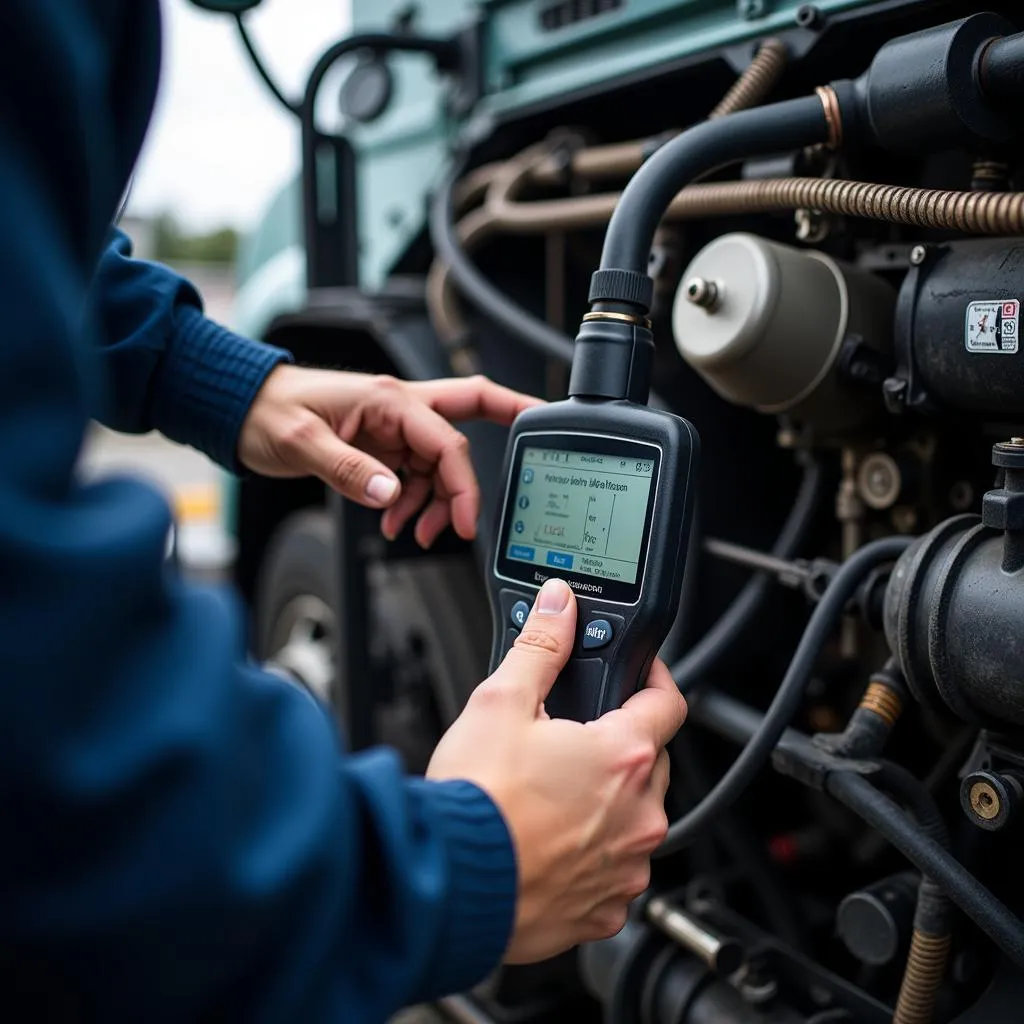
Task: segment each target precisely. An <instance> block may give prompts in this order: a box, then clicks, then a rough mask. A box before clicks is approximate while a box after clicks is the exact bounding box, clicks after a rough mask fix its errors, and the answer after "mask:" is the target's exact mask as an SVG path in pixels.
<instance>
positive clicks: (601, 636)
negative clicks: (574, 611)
mask: <svg viewBox="0 0 1024 1024" xmlns="http://www.w3.org/2000/svg"><path fill="white" fill-rule="evenodd" d="M614 635H615V632H614V630H613V629H612V624H611V623H610V622H609V621H608V620H607V619H594V620H593V621H592V622H588V623H587V624H586V626H584V627H583V644H582V646H583V650H585V651H596V650H597V649H598V648H599V647H604V646H605V644H608V643H610V642H611V639H612V637H613V636H614Z"/></svg>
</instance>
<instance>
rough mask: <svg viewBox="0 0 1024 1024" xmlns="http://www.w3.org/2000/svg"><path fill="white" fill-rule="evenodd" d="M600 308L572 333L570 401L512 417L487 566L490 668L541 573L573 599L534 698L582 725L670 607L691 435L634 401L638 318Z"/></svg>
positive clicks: (646, 377) (638, 390)
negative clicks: (544, 686) (558, 661)
mask: <svg viewBox="0 0 1024 1024" xmlns="http://www.w3.org/2000/svg"><path fill="white" fill-rule="evenodd" d="M600 306H601V304H600V303H599V304H598V308H596V309H595V310H594V312H591V313H588V314H587V315H586V316H585V317H584V320H583V324H582V326H581V328H580V332H579V334H578V335H577V338H576V344H575V350H574V357H573V364H572V372H571V375H570V381H569V398H568V399H566V400H565V401H560V402H554V403H551V404H549V405H544V406H536V407H534V408H531V409H528V410H526V411H525V412H523V413H522V414H520V416H519V417H518V418H517V419H516V421H515V423H514V424H513V425H512V428H511V431H510V434H509V439H508V447H507V449H506V452H505V461H504V472H503V479H504V497H503V501H502V502H501V506H500V510H499V513H498V521H497V524H496V526H495V529H494V533H493V537H494V545H493V550H492V553H491V560H490V567H489V573H488V589H489V596H490V603H491V611H492V615H493V626H494V640H493V646H492V650H491V668H490V670H491V671H492V672H493V671H494V670H495V669H496V668H497V666H498V665H499V664H500V662H501V661H502V659H503V658H504V657H505V655H506V654H507V653H508V651H509V649H510V648H511V647H512V645H513V644H514V643H515V640H516V637H517V636H518V635H519V633H520V631H521V630H522V627H523V625H524V624H525V622H526V618H527V616H528V615H529V613H530V609H531V608H532V606H533V602H534V599H535V597H536V594H537V591H538V590H539V589H540V587H541V585H542V584H543V583H544V581H545V580H547V579H549V578H550V577H553V576H557V577H559V578H561V579H563V580H565V581H566V582H567V583H568V584H569V586H570V587H572V589H573V591H574V593H575V595H576V601H577V624H576V641H575V645H574V647H573V652H572V656H571V658H570V660H569V662H568V664H567V665H566V667H565V669H564V670H563V671H562V673H561V674H560V676H559V678H558V680H557V681H556V682H555V685H554V687H553V688H552V691H551V693H550V695H549V697H548V699H547V701H546V702H545V708H546V710H547V712H548V714H549V715H551V717H552V718H570V719H574V720H576V721H580V722H584V721H589V720H592V719H594V718H597V717H599V716H600V715H602V714H604V713H605V712H607V711H609V710H611V709H613V708H617V707H619V706H621V705H622V703H623V702H624V701H625V700H626V699H627V698H628V697H629V696H630V695H631V694H632V693H634V692H635V691H636V690H638V689H639V688H641V687H642V686H643V685H644V683H645V681H646V678H647V673H648V671H649V669H650V666H651V663H652V661H653V660H654V657H655V655H656V654H657V652H658V650H659V649H660V647H661V645H662V644H663V643H664V641H665V637H666V636H667V635H668V632H669V630H670V628H671V627H672V623H673V621H674V619H675V616H676V609H677V606H678V604H679V597H680V591H681V588H682V581H683V572H684V570H685V565H686V552H687V545H688V541H689V533H690V521H691V515H692V508H693V492H694V486H695V480H696V472H697V463H698V458H699V448H700V444H699V439H698V437H697V432H696V431H695V430H694V428H693V426H692V425H691V424H690V423H688V422H687V421H686V420H684V419H682V418H681V417H679V416H676V415H673V414H672V413H668V412H663V411H660V410H657V409H652V408H649V407H648V405H647V404H646V403H647V399H648V393H649V387H650V373H651V363H652V361H653V353H654V344H653V338H652V335H651V331H650V324H649V322H648V321H647V319H646V317H644V316H641V315H637V314H635V313H632V312H623V311H621V310H622V307H621V306H620V307H619V309H602V308H600Z"/></svg>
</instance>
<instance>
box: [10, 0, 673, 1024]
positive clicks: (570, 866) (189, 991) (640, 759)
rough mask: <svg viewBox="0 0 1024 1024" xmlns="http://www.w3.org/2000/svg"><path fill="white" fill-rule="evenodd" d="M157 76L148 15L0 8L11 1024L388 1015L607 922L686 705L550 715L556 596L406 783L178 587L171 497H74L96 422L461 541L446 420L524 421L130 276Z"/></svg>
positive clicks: (111, 4)
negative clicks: (595, 715) (343, 361)
mask: <svg viewBox="0 0 1024 1024" xmlns="http://www.w3.org/2000/svg"><path fill="white" fill-rule="evenodd" d="M159 56H160V31H159V8H158V0H3V3H2V4H0V659H2V662H0V664H2V668H0V821H2V833H0V835H2V842H0V1017H2V1018H3V1019H4V1020H15V1019H31V1020H40V1021H42V1020H45V1021H63V1020H68V1021H71V1020H74V1021H103V1022H116V1021H128V1020H131V1021H143V1020H144V1021H147V1022H148V1024H156V1022H162V1021H190V1022H192V1021H200V1020H217V1021H222V1020H230V1019H240V1020H259V1021H274V1022H276V1021H282V1022H283V1021H288V1022H304V1024H308V1022H319V1021H347V1022H373V1021H384V1020H385V1019H386V1018H387V1017H388V1016H389V1015H390V1014H391V1013H392V1012H393V1011H394V1010H395V1009H396V1008H398V1007H400V1006H401V1005H403V1004H408V1003H411V1002H415V1001H418V1000H425V999H429V998H431V997H436V996H439V995H441V994H444V993H449V992H452V991H456V990H460V989H464V988H466V987H469V986H472V985H473V984H474V983H476V982H478V981H480V980H481V979H482V978H483V977H484V976H485V975H487V974H488V973H489V972H490V971H491V970H492V969H494V968H495V967H496V966H497V965H499V964H500V963H502V962H528V961H533V960H537V959H541V958H544V957H547V956H550V955H553V954H555V953H557V952H559V951H561V950H565V949H567V948H569V947H571V946H572V945H573V944H575V943H578V942H580V941H584V940H587V939H594V938H598V937H601V936H605V935H609V934H611V933H613V932H614V931H616V930H617V929H618V928H619V927H621V925H622V923H623V921H624V919H625V913H626V907H627V905H628V903H629V901H630V900H631V899H632V898H633V897H635V896H636V895H637V894H638V893H640V892H641V891H642V890H643V889H644V888H645V886H646V885H647V882H648V877H649V855H650V853H651V852H652V850H653V849H654V848H655V846H656V845H657V844H658V842H659V841H660V840H661V838H662V836H663V835H664V833H665V828H666V821H665V814H664V810H663V798H664V793H665V789H666V786H667V777H668V767H667V757H666V755H665V752H664V747H665V744H666V743H667V742H668V740H669V739H670V738H671V736H672V735H673V734H674V733H675V731H676V730H677V729H678V727H679V726H680V724H681V723H682V720H683V717H684V714H685V704H684V702H683V701H682V698H681V697H680V696H679V694H678V693H677V692H676V690H675V688H674V687H673V686H672V682H671V680H670V678H669V677H668V674H667V670H666V669H665V668H664V666H663V665H661V664H660V663H659V664H658V665H657V666H656V667H655V670H654V671H653V672H652V675H651V683H650V685H649V686H648V688H647V689H645V690H643V691H642V692H640V693H638V694H637V695H635V696H634V697H633V698H632V699H631V700H630V701H629V703H628V704H627V705H626V706H625V707H624V708H622V709H621V710H620V711H616V712H613V713H612V714H610V715H608V716H606V717H605V718H604V719H602V720H601V721H599V722H597V723H591V724H590V725H587V726H583V725H579V724H576V723H572V722H567V721H553V720H550V719H548V718H547V716H546V715H545V714H544V711H543V701H544V697H545V695H546V693H547V690H548V689H549V688H550V686H551V685H552V683H553V681H554V679H555V677H556V675H557V673H558V671H559V669H560V667H561V666H562V665H563V664H564V662H565V659H566V657H567V655H568V652H569V649H570V644H571V638H572V634H573V626H574V621H575V602H574V600H573V598H572V595H571V592H570V591H569V589H568V588H567V587H566V586H565V584H563V583H558V582H553V583H550V584H549V585H547V586H545V588H544V589H543V590H542V591H541V592H540V594H539V596H538V599H537V602H536V605H535V607H534V609H533V611H532V613H531V616H530V620H529V622H528V623H527V625H526V627H525V629H524V630H523V633H522V637H521V639H520V641H519V642H518V643H517V645H516V647H515V649H514V650H513V651H512V652H511V653H510V654H509V656H508V658H507V659H506V661H505V662H504V663H503V664H502V665H501V667H500V668H499V669H498V671H497V672H496V673H495V674H494V675H493V676H492V677H491V678H490V679H488V680H485V681H484V682H483V683H481V685H480V686H479V688H478V689H477V690H476V691H475V692H474V694H473V696H472V698H471V699H470V701H469V703H468V705H467V707H466V709H465V711H464V713H463V714H462V715H461V717H460V718H459V719H458V721H457V722H456V723H455V724H454V725H453V727H452V728H451V729H450V730H449V732H448V733H447V734H446V736H445V737H444V738H443V740H442V741H441V743H440V745H439V747H438V748H437V751H436V752H435V754H434V757H433V759H432V761H431V764H430V768H429V770H428V772H427V777H426V778H424V779H414V778H408V777H406V776H404V774H403V772H402V768H401V766H400V763H399V760H398V758H397V756H396V755H395V754H394V753H393V752H391V751H388V750H385V749H379V750H373V751H370V752H367V753H364V754H362V755H359V756H352V755H348V754H346V753H345V752H344V749H343V744H342V740H341V738H340V737H339V736H338V735H337V733H336V730H335V728H334V726H333V724H332V720H331V717H330V715H329V714H328V713H326V711H325V709H323V708H321V707H320V706H319V705H318V704H317V703H316V702H315V701H314V700H313V699H312V698H311V697H310V696H309V695H308V694H306V693H305V692H304V691H302V690H301V689H300V688H298V687H295V686H292V685H289V684H288V683H285V682H283V681H282V680H281V679H279V678H277V677H275V676H274V675H271V674H267V673H264V672H262V671H260V670H259V669H257V668H254V667H252V666H250V665H247V663H246V660H245V649H244V638H243V622H242V616H241V614H240V612H239V609H238V608H237V607H236V605H235V602H234V600H233V599H232V598H231V596H230V595H229V594H227V593H224V592H222V591H218V590H214V589H201V588H199V587H196V586H192V585H189V584H187V583H185V582H184V581H182V580H181V579H180V578H178V577H177V576H176V575H175V574H174V573H173V572H172V571H171V570H170V569H169V568H168V566H167V564H166V562H165V559H164V553H165V543H166V539H167V535H168V528H169V524H170V513H169V510H168V507H167V504H166V502H165V501H164V499H163V498H162V497H161V496H160V495H159V494H158V493H157V492H156V491H155V490H153V489H151V488H149V487H148V486H146V485H145V484H143V483H141V482H138V481H134V480H130V479H111V480H106V481H103V482H98V483H85V482H83V481H82V480H81V479H79V477H78V475H77V472H76V467H77V465H78V458H79V454H80V451H81V447H82V442H83V438H84V436H85V433H86V429H87V426H88V423H89V421H90V419H91V418H93V417H95V418H99V419H101V420H103V421H104V422H106V423H108V424H109V425H111V426H113V427H115V428H118V429H120V430H124V431H148V430H151V429H157V430H159V431H162V432H163V433H164V434H166V435H167V436H168V437H170V438H173V439H175V440H177V441H180V442H184V443H187V444H190V445H193V446H195V447H196V448H198V449H201V450H202V451H204V452H206V453H207V454H209V455H210V456H212V457H213V458H214V459H216V460H217V461H218V462H220V463H221V464H222V465H224V466H226V467H228V468H230V469H232V470H238V471H242V470H248V471H252V472H256V473H263V474H276V475H302V474H315V475H317V476H319V477H320V478H321V479H323V480H325V481H326V482H327V483H329V484H330V485H332V486H334V487H336V488H337V489H338V490H340V491H341V492H342V493H344V494H346V495H347V496H349V497H351V498H353V499H354V500H357V501H361V502H363V503H364V504H366V505H368V506H371V507H373V508H379V509H386V512H385V514H384V516H383V529H384V531H385V533H386V534H388V535H389V536H393V535H394V533H395V532H396V531H397V530H398V529H400V528H401V526H402V525H403V524H404V523H406V522H408V521H410V519H411V518H412V517H413V516H416V515H418V521H417V524H416V528H415V529H416V536H417V538H418V540H419V541H420V542H421V543H423V544H429V543H430V542H431V541H432V540H433V539H434V538H435V537H436V536H437V535H438V533H439V532H440V531H441V530H443V529H445V528H446V527H447V526H448V525H449V523H451V525H452V527H453V528H454V529H455V531H456V532H457V533H458V534H459V535H460V536H462V537H467V538H468V537H472V536H473V535H474V532H475V529H476V517H477V514H478V510H479V499H478V492H477V485H476V481H475V480H474V478H473V472H472V468H471V465H470V462H469V460H468V457H467V453H466V446H465V441H464V438H463V436H462V435H461V434H460V433H459V432H458V431H457V430H456V429H455V427H453V426H452V424H451V421H453V420H458V419H460V418H464V417H470V416H485V417H490V418H492V419H495V420H497V421H499V422H508V421H510V420H511V418H512V417H513V416H514V415H515V414H516V412H517V411H518V410H519V409H521V408H523V407H524V406H525V405H526V404H528V403H529V402H530V399H527V398H524V397H523V396H519V395H516V394H513V393H511V392H509V391H506V390H504V389H502V388H499V387H497V386H496V385H494V384H491V383H488V382H486V381H483V380H461V381H438V382H427V383H402V382H397V381H393V380H390V379H382V378H377V377H370V376H360V375H357V374H347V373H332V372H327V371H317V370H309V369H302V368H299V367H296V366H294V365H292V363H291V360H290V357H289V355H288V354H287V353H286V352H283V351H280V350H278V349H275V348H271V347H268V346H266V345H262V344H259V343H256V342H253V341H248V340H245V339H242V338H239V337H237V336H235V335H233V334H232V333H230V332H229V331H227V330H225V329H223V328H222V327H220V326H218V325H216V324H214V323H212V322H211V321H210V320H208V319H206V318H205V317H204V316H203V313H202V308H201V304H200V300H199V297H198V296H197V294H196V292H195V290H194V289H193V288H192V287H191V286H190V285H189V284H188V283H187V282H186V281H184V280H182V279H181V278H180V277H178V276H176V275H175V274H173V273H171V272H170V271H169V270H167V269H165V268H161V267H159V266H156V265H153V264H148V263H144V262H140V261H137V260H134V259H132V258H131V255H130V249H129V245H128V243H127V240H126V239H125V237H124V236H123V235H121V234H119V233H117V232H112V231H111V228H110V224H111V221H112V219H113V218H114V216H115V212H116V209H117V206H118V202H119V198H120V196H121V195H122V193H123V191H124V189H125V187H126V183H127V181H128V179H129V176H130V174H131V171H132V168H133V164H134V161H135V160H136V157H137V154H138V152H139V147H140V145H141V143H142V140H143V136H144V133H145V131H146V127H147V124H148V121H149V118H150V114H151V111H152V107H153V101H154V96H155V92H156V88H157V79H158V72H157V68H158V61H159ZM253 159H259V154H258V153H254V154H253ZM400 467H401V468H402V469H403V470H405V471H406V472H407V473H408V474H409V475H408V477H407V478H406V479H405V480H404V481H403V482H401V483H400V481H399V477H398V476H397V475H396V472H395V471H396V470H397V469H399V468H400Z"/></svg>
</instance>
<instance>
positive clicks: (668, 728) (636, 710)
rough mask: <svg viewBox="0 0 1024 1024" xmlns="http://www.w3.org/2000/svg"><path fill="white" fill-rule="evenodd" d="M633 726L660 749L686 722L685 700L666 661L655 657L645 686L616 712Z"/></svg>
mask: <svg viewBox="0 0 1024 1024" xmlns="http://www.w3.org/2000/svg"><path fill="white" fill-rule="evenodd" d="M611 714H614V715H618V716H620V722H619V724H620V725H621V720H622V719H627V720H628V722H629V724H630V726H631V727H632V728H634V729H636V730H638V731H639V732H641V733H642V734H643V735H644V736H645V737H647V738H648V739H649V740H650V741H651V742H652V743H653V744H654V746H655V747H656V748H657V749H658V750H661V749H662V747H665V746H667V745H668V743H669V741H670V740H671V739H672V737H673V736H675V734H676V733H677V732H678V731H679V729H680V727H681V726H682V724H683V722H684V721H686V701H685V700H684V699H683V695H682V694H681V693H680V692H679V689H678V687H677V686H676V684H675V682H674V681H673V679H672V676H671V675H670V673H669V670H668V668H667V667H666V665H665V663H664V662H663V661H661V660H660V659H658V658H656V659H655V661H654V664H653V665H651V671H650V675H648V677H647V685H646V686H645V687H644V689H642V690H640V691H638V692H637V693H634V694H633V696H632V697H630V698H629V700H627V701H626V703H625V704H623V705H622V707H621V708H620V709H619V710H618V711H617V712H616V711H613V712H611Z"/></svg>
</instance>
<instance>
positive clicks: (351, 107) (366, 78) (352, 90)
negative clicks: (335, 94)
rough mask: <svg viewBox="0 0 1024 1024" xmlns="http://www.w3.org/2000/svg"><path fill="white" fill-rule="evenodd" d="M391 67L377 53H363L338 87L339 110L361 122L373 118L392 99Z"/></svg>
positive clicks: (375, 117) (381, 111)
mask: <svg viewBox="0 0 1024 1024" xmlns="http://www.w3.org/2000/svg"><path fill="white" fill-rule="evenodd" d="M391 88H392V81H391V71H390V69H389V68H388V66H387V64H386V63H385V62H384V61H383V60H381V59H380V58H379V57H377V56H373V55H371V56H368V57H362V58H360V60H359V63H358V64H356V66H355V67H354V68H353V69H352V71H351V73H350V74H349V76H348V78H346V79H345V82H344V84H343V85H342V87H341V95H340V97H339V106H340V107H341V112H342V114H344V115H345V117H347V118H351V119H352V120H353V121H358V122H359V123H360V124H367V123H368V122H370V121H374V120H376V119H377V118H378V117H380V115H381V114H383V113H384V111H385V110H386V109H387V106H388V104H389V103H390V102H391Z"/></svg>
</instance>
